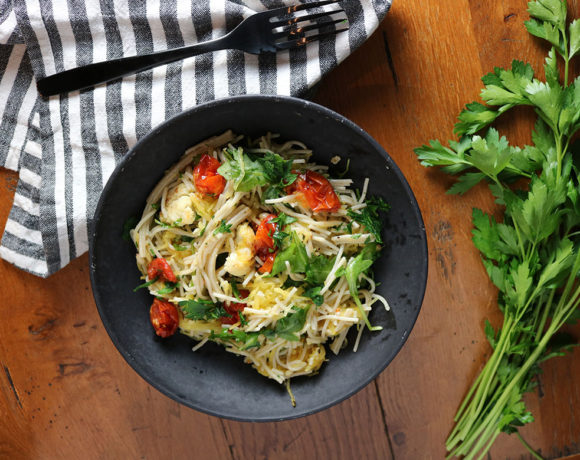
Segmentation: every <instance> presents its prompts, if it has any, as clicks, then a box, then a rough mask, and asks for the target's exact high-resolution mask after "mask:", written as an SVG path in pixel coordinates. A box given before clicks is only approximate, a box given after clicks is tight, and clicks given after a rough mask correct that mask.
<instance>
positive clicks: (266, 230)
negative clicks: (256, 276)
mask: <svg viewBox="0 0 580 460" xmlns="http://www.w3.org/2000/svg"><path fill="white" fill-rule="evenodd" d="M276 217H277V216H276V214H268V215H267V216H266V217H264V218H263V219H262V222H260V225H258V228H257V229H256V238H255V240H254V250H255V251H256V255H257V256H258V257H259V258H260V259H262V260H263V261H264V264H263V265H262V266H261V267H260V268H259V269H258V271H259V272H260V273H269V272H271V271H272V266H273V265H274V259H275V258H276V251H274V239H273V238H272V235H273V234H274V232H275V231H276V225H277V224H276V223H273V222H270V221H271V220H272V219H275V218H276Z"/></svg>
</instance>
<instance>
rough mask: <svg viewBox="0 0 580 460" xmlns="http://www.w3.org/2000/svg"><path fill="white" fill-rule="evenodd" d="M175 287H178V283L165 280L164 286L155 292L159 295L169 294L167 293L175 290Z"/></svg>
mask: <svg viewBox="0 0 580 460" xmlns="http://www.w3.org/2000/svg"><path fill="white" fill-rule="evenodd" d="M177 287H179V283H170V282H165V287H164V288H163V289H159V290H158V291H157V294H159V295H165V294H169V293H171V292H173V291H175V289H177Z"/></svg>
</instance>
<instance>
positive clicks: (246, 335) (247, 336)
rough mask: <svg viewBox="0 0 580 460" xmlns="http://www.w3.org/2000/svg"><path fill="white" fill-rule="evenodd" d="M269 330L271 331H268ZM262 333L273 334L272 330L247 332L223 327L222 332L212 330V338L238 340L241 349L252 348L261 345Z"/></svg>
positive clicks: (266, 335) (265, 334) (210, 337)
mask: <svg viewBox="0 0 580 460" xmlns="http://www.w3.org/2000/svg"><path fill="white" fill-rule="evenodd" d="M268 331H269V332H268ZM260 335H264V336H265V337H268V336H270V337H271V336H272V332H271V330H269V329H267V330H265V331H255V332H245V331H242V330H241V329H222V330H221V331H220V332H215V331H211V333H210V336H209V339H210V340H216V339H218V340H223V341H226V342H230V341H234V342H238V343H239V344H240V345H241V346H240V349H241V350H248V349H250V348H259V347H260V340H259V339H260Z"/></svg>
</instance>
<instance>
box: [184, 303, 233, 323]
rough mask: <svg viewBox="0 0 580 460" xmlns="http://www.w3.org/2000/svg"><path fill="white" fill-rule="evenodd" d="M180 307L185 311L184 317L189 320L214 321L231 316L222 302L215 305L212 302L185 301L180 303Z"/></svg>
mask: <svg viewBox="0 0 580 460" xmlns="http://www.w3.org/2000/svg"><path fill="white" fill-rule="evenodd" d="M179 306H180V307H181V309H182V310H183V315H184V316H185V317H186V318H187V319H193V320H197V321H212V320H215V319H219V318H222V317H224V316H226V317H230V314H229V313H228V312H227V311H226V310H225V308H224V307H223V305H222V304H221V303H220V302H218V303H215V304H214V303H213V302H212V301H211V300H206V299H194V300H183V301H181V302H179Z"/></svg>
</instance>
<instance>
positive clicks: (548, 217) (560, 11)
mask: <svg viewBox="0 0 580 460" xmlns="http://www.w3.org/2000/svg"><path fill="white" fill-rule="evenodd" d="M528 12H529V14H530V16H531V19H530V20H529V21H527V22H526V23H525V25H526V28H527V30H528V31H529V32H530V33H531V34H532V35H534V36H537V37H540V38H542V39H544V40H547V41H548V42H549V43H550V44H551V45H552V47H551V50H550V52H549V53H548V56H547V58H546V60H545V66H544V70H545V76H546V78H545V81H540V80H539V79H537V78H534V71H533V69H532V67H531V66H530V65H529V64H524V63H523V62H520V61H513V63H512V67H511V69H500V68H496V69H494V71H493V72H492V73H489V74H488V75H486V76H484V77H483V78H482V81H483V83H484V85H485V88H484V89H483V90H482V92H481V98H482V99H483V101H484V102H485V104H481V103H479V102H473V103H471V104H468V105H467V106H466V108H465V110H463V111H462V112H461V114H460V115H459V123H457V124H456V125H455V133H456V134H458V135H459V136H460V140H459V141H450V142H449V146H448V147H444V146H443V145H442V144H441V143H440V142H438V141H431V142H430V145H429V146H425V145H424V146H422V147H421V148H418V149H416V150H415V153H416V154H417V155H418V157H419V159H420V160H421V162H422V164H423V165H425V166H439V167H441V168H442V169H443V171H445V172H447V173H449V174H452V175H455V176H456V177H457V182H455V184H454V185H453V186H452V187H451V188H450V190H449V193H458V194H463V193H465V192H467V191H468V190H469V189H470V188H472V187H473V186H474V185H476V184H477V183H479V182H481V181H487V183H488V184H489V188H490V190H491V193H492V194H493V195H494V197H495V198H496V202H497V203H498V204H500V205H502V206H503V207H504V215H503V221H501V222H497V221H496V220H495V219H494V218H493V217H492V216H490V215H487V214H486V213H484V212H483V211H481V210H479V209H474V210H473V216H472V217H473V224H474V229H473V242H474V244H475V246H476V247H477V248H478V249H479V251H480V252H481V256H482V261H483V264H484V266H485V268H486V270H487V273H488V275H489V277H490V279H491V281H492V282H493V283H494V284H495V285H496V286H497V288H498V290H499V294H498V307H499V308H500V310H501V311H502V312H503V314H504V320H503V324H502V326H501V328H500V329H498V330H497V331H495V330H494V329H493V327H492V326H491V325H490V324H489V322H486V326H485V333H486V336H487V337H488V340H489V342H490V344H491V346H492V348H493V353H492V355H491V357H490V358H489V360H488V362H487V363H486V365H485V367H484V368H483V370H482V371H481V373H480V374H479V376H478V377H477V379H476V380H475V382H474V383H473V386H472V387H471V389H470V390H469V392H468V393H467V395H466V397H465V399H464V401H463V403H462V404H461V406H460V408H459V410H458V413H457V415H456V417H455V422H456V424H455V427H454V429H453V430H452V431H451V434H450V435H449V438H448V440H447V443H446V446H447V449H448V451H449V452H450V453H449V456H450V457H451V456H465V458H466V459H472V458H475V457H477V458H482V457H484V456H485V454H486V452H487V451H488V450H489V449H490V448H491V446H492V445H493V442H494V440H495V439H496V437H497V436H498V435H499V434H500V433H501V432H505V433H509V434H511V433H515V434H516V435H517V436H518V437H519V434H518V428H519V427H521V426H523V425H525V424H526V423H529V422H531V421H533V416H532V414H531V413H530V412H529V411H528V410H527V409H526V406H525V404H524V402H523V400H522V396H523V394H524V393H525V392H528V391H531V390H532V389H533V388H534V386H535V385H536V383H535V379H534V378H535V376H536V375H537V374H538V372H540V368H539V364H540V363H541V362H543V361H545V360H546V359H548V358H550V357H553V356H559V355H562V354H563V353H564V352H565V351H566V350H568V349H569V348H570V347H571V346H573V345H576V344H575V343H572V342H571V341H570V340H562V338H564V339H566V337H565V336H562V335H560V336H558V330H559V329H560V327H561V326H562V325H563V324H564V323H565V322H567V321H570V320H572V319H574V317H578V307H579V305H580V283H579V282H578V275H579V270H580V187H579V171H578V163H577V161H578V153H576V158H574V150H577V149H575V146H572V145H571V139H572V138H573V136H574V134H575V133H577V132H578V131H579V130H580V78H576V79H575V80H573V81H572V82H570V76H569V63H570V60H571V59H572V58H573V57H574V56H575V55H576V54H578V52H579V51H580V21H578V20H575V21H573V22H572V23H570V24H568V21H567V9H566V2H565V1H560V0H536V1H531V2H529V3H528ZM559 58H560V59H562V60H563V64H564V65H563V69H564V70H563V76H562V77H561V75H560V72H559V70H558V59H559ZM516 106H529V107H531V108H533V109H534V111H535V112H536V114H537V115H538V120H537V122H536V125H535V128H534V132H533V134H532V140H533V145H531V146H525V147H523V148H520V147H515V146H511V145H510V144H509V142H508V141H507V139H506V138H505V137H500V136H499V134H498V132H497V131H496V130H495V129H493V128H489V125H490V124H491V123H493V122H494V121H495V120H496V119H497V118H498V117H499V116H500V115H502V114H503V113H505V112H507V111H509V110H510V109H511V108H513V107H516ZM484 129H487V131H486V132H485V133H482V134H477V133H480V132H481V131H482V130H484ZM575 162H576V163H575ZM516 181H517V182H516ZM520 439H521V437H520ZM522 441H523V440H522ZM524 445H525V446H526V447H527V448H528V449H529V450H530V451H531V452H532V454H533V455H535V456H536V457H538V458H541V457H540V456H539V455H538V454H537V453H536V452H534V451H533V450H531V448H530V447H529V446H528V445H527V444H526V443H525V442H524Z"/></svg>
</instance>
